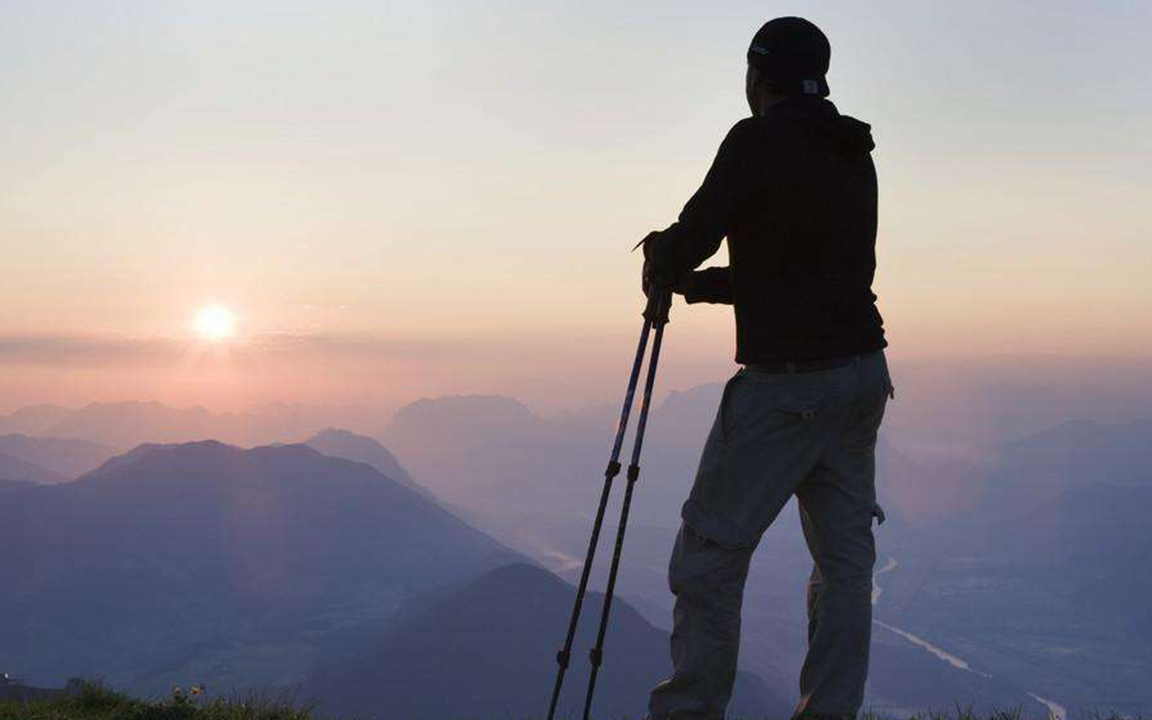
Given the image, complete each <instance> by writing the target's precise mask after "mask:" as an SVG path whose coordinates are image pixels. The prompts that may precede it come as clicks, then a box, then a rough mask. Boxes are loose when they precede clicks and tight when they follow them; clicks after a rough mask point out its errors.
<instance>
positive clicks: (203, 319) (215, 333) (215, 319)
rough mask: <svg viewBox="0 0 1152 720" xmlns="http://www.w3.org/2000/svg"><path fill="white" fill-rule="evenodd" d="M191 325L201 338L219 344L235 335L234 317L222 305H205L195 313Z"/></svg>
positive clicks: (233, 314)
mask: <svg viewBox="0 0 1152 720" xmlns="http://www.w3.org/2000/svg"><path fill="white" fill-rule="evenodd" d="M192 325H193V327H194V328H195V329H196V334H197V335H199V336H200V337H201V338H203V339H205V340H210V341H212V342H220V341H222V340H227V339H228V338H230V337H232V335H233V334H235V332H236V315H235V313H233V312H232V311H231V310H229V309H228V308H226V307H223V306H222V305H205V306H204V307H202V308H200V309H199V310H198V311H197V312H196V319H195V321H194V322H193V323H192Z"/></svg>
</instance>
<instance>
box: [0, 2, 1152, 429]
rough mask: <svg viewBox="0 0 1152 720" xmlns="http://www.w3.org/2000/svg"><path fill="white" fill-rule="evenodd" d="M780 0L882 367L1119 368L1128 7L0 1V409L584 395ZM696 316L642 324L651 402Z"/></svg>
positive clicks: (1143, 317) (1150, 154)
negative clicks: (882, 329)
mask: <svg viewBox="0 0 1152 720" xmlns="http://www.w3.org/2000/svg"><path fill="white" fill-rule="evenodd" d="M785 14H802V15H805V16H806V17H808V18H810V19H812V20H814V21H815V22H816V23H817V24H819V25H820V26H821V27H822V28H823V29H824V30H825V32H826V33H827V34H828V35H829V36H830V38H831V41H832V46H833V57H832V71H831V73H830V75H829V83H830V85H831V87H832V99H833V100H834V101H836V102H837V103H838V105H839V106H840V108H841V111H842V112H845V113H848V114H852V115H855V116H857V117H859V118H861V119H863V120H866V121H868V122H871V123H872V124H873V125H874V133H875V137H876V140H877V144H878V149H877V152H876V160H877V164H878V169H879V172H880V178H881V227H880V240H879V252H880V269H879V274H878V282H877V289H878V292H879V294H880V296H881V310H882V312H883V313H884V315H885V317H886V319H887V322H888V331H889V338H890V340H891V342H892V343H893V349H892V352H893V354H894V355H896V356H900V355H901V354H903V355H904V356H908V357H911V356H916V355H919V356H925V355H929V356H930V355H954V354H959V355H965V354H984V353H990V352H1014V353H1019V352H1025V353H1048V354H1058V355H1061V354H1063V355H1113V356H1123V357H1147V356H1152V282H1150V281H1152V249H1150V248H1152V245H1150V244H1149V239H1150V230H1152V212H1150V209H1149V198H1152V174H1150V172H1149V167H1150V161H1152V141H1150V140H1149V133H1148V127H1150V126H1152V84H1150V83H1149V80H1148V67H1149V66H1150V65H1152V46H1150V45H1149V43H1148V42H1147V29H1148V28H1149V27H1150V26H1152V5H1150V4H1148V3H1144V2H1128V1H1126V0H1111V1H1109V2H1099V1H1097V2H1087V1H1081V2H1061V1H1057V2H1039V1H1036V2H1025V1H1022V0H1016V1H1012V2H996V3H958V2H911V1H910V0H907V1H905V2H870V3H860V2H847V1H844V2H804V3H799V2H779V3H776V2H771V3H770V2H723V3H705V2H669V1H668V0H659V1H655V0H653V1H646V0H632V1H631V2H626V3H622V2H601V1H599V0H597V1H591V0H580V1H579V2H575V1H572V2H563V3H562V2H546V1H543V0H534V1H532V2H528V1H522V2H515V1H511V0H485V1H484V2H479V1H477V2H434V1H431V0H421V1H416V0H412V1H404V2H399V1H393V2H309V3H304V2H283V1H278V2H268V3H265V2H243V3H236V2H216V1H209V0H196V1H195V2H160V1H156V2H151V1H143V0H141V1H140V2H110V1H102V2H87V1H83V2H80V1H77V2H51V1H48V0H28V1H26V2H15V1H13V0H0V242H2V243H3V245H2V247H3V273H2V280H3V282H2V283H0V409H3V408H10V407H13V406H15V405H19V404H24V403H28V402H34V401H40V400H45V401H55V402H65V403H70V404H78V403H84V402H87V401H88V400H93V399H127V398H153V397H155V398H159V399H162V400H168V401H170V402H176V403H190V402H202V403H205V404H208V405H214V406H220V407H228V406H236V405H242V404H244V403H247V402H252V401H258V400H268V399H277V398H279V399H288V400H291V399H303V400H312V401H318V400H330V401H339V402H347V401H352V400H362V401H365V402H382V403H386V402H395V401H400V400H403V399H406V398H410V397H414V396H417V395H421V394H428V393H438V392H469V391H472V392H488V391H499V392H507V393H511V394H516V395H519V396H521V397H524V398H526V399H528V400H529V401H530V402H533V403H535V404H537V405H540V406H550V407H561V406H565V405H578V404H580V403H582V402H591V401H598V400H601V399H605V398H608V397H612V396H614V394H615V393H617V392H618V390H619V388H618V385H619V384H620V383H621V382H622V378H620V377H619V376H620V375H622V373H623V371H624V369H625V367H624V366H625V365H626V364H627V362H628V360H629V357H628V356H629V354H630V351H631V348H630V346H631V344H632V334H633V333H634V332H635V330H636V329H637V328H638V315H637V313H638V311H639V306H640V300H639V298H638V281H637V276H638V273H639V258H638V257H637V256H635V255H630V254H629V253H628V252H627V251H628V248H630V247H631V245H632V244H634V243H635V242H636V240H638V239H639V238H640V237H642V236H643V235H644V234H645V233H646V232H647V231H648V230H650V229H653V228H657V227H663V226H664V225H666V224H667V223H668V222H670V221H671V220H672V219H673V218H674V217H675V214H676V213H677V212H678V211H679V208H680V206H681V205H682V204H683V202H684V200H686V199H687V197H688V196H689V195H690V194H691V192H692V191H693V190H694V189H695V187H696V185H697V184H698V183H699V181H700V179H701V178H702V176H703V174H704V172H705V170H706V169H707V166H708V163H709V162H710V160H711V157H712V155H713V153H714V152H715V148H716V146H717V144H718V143H719V141H720V139H721V138H722V137H723V135H724V133H725V132H726V131H727V129H728V127H729V126H730V125H732V124H733V123H734V122H735V121H736V120H738V119H739V118H740V117H742V116H743V115H745V114H746V112H747V109H746V107H745V105H744V100H743V67H744V52H745V49H746V47H747V43H748V41H749V39H750V37H751V35H752V33H753V32H754V31H755V30H756V28H757V27H758V26H759V24H760V23H761V22H763V21H765V20H767V19H769V18H771V17H773V16H777V15H785ZM716 262H723V257H722V256H721V257H718V258H717V260H716ZM208 304H220V305H224V306H226V307H228V308H230V309H231V310H232V311H233V312H234V313H235V314H236V315H237V317H238V325H237V334H236V336H235V337H234V338H232V339H231V340H229V341H227V342H224V343H219V344H211V343H206V342H204V341H202V340H200V339H197V338H196V336H195V334H194V332H193V331H192V329H191V323H192V318H193V317H194V316H195V314H196V312H197V310H198V309H199V308H201V307H203V306H205V305H208ZM730 334H731V320H730V317H729V313H728V312H727V311H726V310H724V309H719V308H708V309H697V308H692V309H691V310H690V311H686V310H685V309H684V308H683V307H680V308H677V309H676V311H675V316H674V321H673V324H672V326H671V327H670V330H669V340H668V343H669V354H670V357H669V361H670V362H669V374H668V375H667V376H666V380H665V383H666V387H676V386H683V385H686V384H691V383H694V382H701V381H705V380H711V379H715V378H716V377H719V376H720V375H721V374H723V372H724V371H725V367H726V366H727V365H728V364H729V363H730V361H731V354H732V341H731V339H730V337H729V336H730Z"/></svg>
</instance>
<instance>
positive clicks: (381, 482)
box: [0, 441, 519, 692]
mask: <svg viewBox="0 0 1152 720" xmlns="http://www.w3.org/2000/svg"><path fill="white" fill-rule="evenodd" d="M3 498H4V500H3V502H0V547H2V548H4V555H5V557H4V562H3V563H0V617H2V618H3V619H4V622H3V623H0V666H3V667H6V668H18V669H19V672H20V674H21V675H22V676H24V677H26V678H27V679H28V680H29V681H31V682H34V683H38V684H58V683H60V682H62V681H63V680H64V679H66V678H68V677H72V676H87V677H104V678H107V679H108V680H110V681H113V682H115V683H118V684H121V685H125V686H127V687H130V688H133V689H136V690H139V691H149V692H155V691H161V690H163V689H164V688H165V687H168V686H170V685H171V684H176V683H173V682H171V681H172V680H173V679H176V680H177V682H187V681H188V680H189V679H190V678H196V679H197V680H200V681H207V682H209V683H211V682H213V681H215V682H217V683H218V685H217V686H218V687H227V686H230V685H231V686H234V687H246V686H247V687H251V686H268V685H272V684H280V683H283V682H284V681H286V680H290V679H291V678H293V677H300V676H301V673H302V672H303V668H304V667H305V665H306V663H307V658H309V657H310V655H311V652H312V650H311V648H313V647H314V646H315V644H316V642H317V639H318V638H319V637H322V636H323V635H324V634H325V633H327V632H330V631H332V630H334V629H337V628H340V627H343V626H348V625H351V624H354V623H357V622H360V621H361V620H363V619H365V618H369V617H375V616H380V615H384V614H387V613H389V612H391V611H392V610H394V609H395V608H396V607H398V606H399V605H400V604H401V603H402V602H403V601H404V600H405V599H406V598H409V597H411V596H413V595H415V594H419V593H421V592H425V591H427V590H429V589H431V588H433V587H436V586H440V585H443V584H446V583H447V584H450V583H457V582H461V581H465V580H468V579H469V578H473V577H477V576H479V575H481V574H482V573H484V572H485V571H487V570H489V569H491V568H493V567H496V566H499V565H501V564H505V563H507V562H509V561H514V560H515V559H516V558H518V557H519V556H518V555H517V554H515V553H513V552H511V551H509V550H508V549H506V548H505V547H504V546H502V545H501V544H500V543H498V542H496V541H495V540H493V539H492V538H491V537H489V536H487V535H485V534H483V533H481V532H478V531H477V530H475V529H473V528H471V527H469V526H468V525H466V524H464V523H463V522H461V521H460V520H458V519H457V518H455V517H454V516H452V515H451V514H449V513H448V512H447V511H445V510H444V509H443V508H442V507H440V506H439V505H438V504H436V503H434V502H432V501H430V500H429V499H428V498H426V497H425V496H423V495H421V494H419V493H416V492H413V491H412V490H410V489H409V488H407V487H405V486H403V485H401V484H400V483H397V482H394V481H393V480H391V479H389V478H387V477H385V476H384V475H382V474H380V473H379V472H378V471H376V470H375V469H373V468H372V467H370V466H368V465H366V464H363V463H357V462H351V461H348V460H343V459H337V458H332V457H328V456H325V455H322V454H321V453H319V452H317V451H315V450H313V449H311V448H309V447H306V446H304V445H286V446H280V447H260V448H255V449H252V450H241V449H239V448H235V447H230V446H226V445H223V444H221V443H218V442H213V441H205V442H197V443H188V444H183V445H168V446H163V445H144V446H141V447H138V448H136V449H135V450H133V451H131V452H130V453H127V454H126V455H122V456H118V457H115V458H113V459H111V460H109V461H107V462H106V463H105V464H104V465H102V466H101V467H100V468H98V469H96V470H94V471H92V472H90V473H88V474H87V475H85V476H83V477H82V478H80V479H79V480H77V481H75V482H69V483H63V484H60V485H55V486H50V487H44V486H34V487H23V488H16V489H9V490H5V491H3Z"/></svg>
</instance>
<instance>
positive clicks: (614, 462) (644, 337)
mask: <svg viewBox="0 0 1152 720" xmlns="http://www.w3.org/2000/svg"><path fill="white" fill-rule="evenodd" d="M649 305H650V306H651V301H649ZM654 317H656V315H655V314H654V313H650V312H648V310H647V309H645V312H644V326H643V328H642V329H641V331H640V342H639V344H638V345H637V347H636V358H635V359H634V360H633V361H632V373H631V375H629V377H628V389H627V390H626V391H625V393H624V406H623V408H622V409H621V410H620V423H619V425H617V426H616V439H615V441H614V442H613V443H612V453H611V455H610V457H609V460H608V467H607V468H606V469H605V470H604V488H603V489H602V490H601V491H600V504H599V506H598V507H597V508H596V519H595V520H594V521H593V522H592V537H591V538H589V540H588V552H587V554H586V555H585V556H584V569H583V571H582V572H581V573H580V584H579V585H577V587H576V600H575V602H574V603H573V605H572V615H571V617H570V618H569V620H568V634H567V635H566V636H565V638H564V647H563V648H561V649H560V651H559V652H557V653H556V664H557V665H559V667H558V668H557V670H556V682H555V684H554V685H553V686H552V701H551V703H549V705H548V720H553V718H554V717H555V715H556V703H557V702H558V701H559V699H560V688H561V686H563V684H564V673H565V672H567V670H568V661H569V660H570V659H571V657H572V641H573V639H574V638H575V637H576V626H577V624H578V623H579V621H580V610H581V608H582V607H583V606H584V595H585V594H586V592H587V590H588V574H589V573H590V572H591V570H592V561H593V559H594V558H595V556H596V546H597V544H598V543H599V540H600V528H601V527H602V526H603V524H604V512H605V510H606V509H607V507H608V496H609V494H610V493H611V490H612V481H613V480H614V479H615V478H616V476H617V475H618V474H620V450H621V448H622V447H623V445H624V432H625V430H627V428H628V416H629V415H631V413H632V398H633V397H634V396H635V395H636V384H637V382H638V381H639V380H640V368H641V366H642V365H643V364H644V354H645V351H646V350H647V349H648V336H649V335H650V334H651V332H652V325H653V318H654ZM657 333H658V334H659V333H660V330H657Z"/></svg>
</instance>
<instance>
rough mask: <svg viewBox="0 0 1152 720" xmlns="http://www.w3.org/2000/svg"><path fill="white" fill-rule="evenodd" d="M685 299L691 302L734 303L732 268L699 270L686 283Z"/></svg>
mask: <svg viewBox="0 0 1152 720" xmlns="http://www.w3.org/2000/svg"><path fill="white" fill-rule="evenodd" d="M684 300H686V301H687V302H688V303H689V304H691V303H701V302H703V303H720V304H723V305H731V304H732V268H730V267H711V268H706V269H704V270H697V271H696V272H694V273H692V274H691V275H690V276H689V279H688V281H687V282H686V283H685V288H684Z"/></svg>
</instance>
